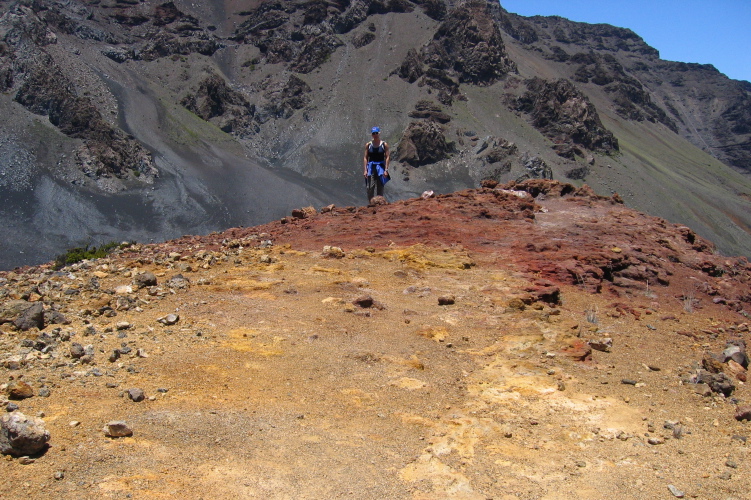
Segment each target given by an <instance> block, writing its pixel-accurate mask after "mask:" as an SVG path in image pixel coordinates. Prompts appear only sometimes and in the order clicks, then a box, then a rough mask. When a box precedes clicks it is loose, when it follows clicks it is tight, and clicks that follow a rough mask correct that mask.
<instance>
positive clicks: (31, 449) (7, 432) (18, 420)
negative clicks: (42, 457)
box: [0, 411, 50, 457]
mask: <svg viewBox="0 0 751 500" xmlns="http://www.w3.org/2000/svg"><path fill="white" fill-rule="evenodd" d="M49 440H50V433H49V432H48V431H47V430H46V429H45V428H44V421H43V420H42V419H41V418H36V417H27V416H26V415H24V414H23V413H21V412H18V411H15V412H13V413H9V414H6V415H3V416H2V417H0V453H2V454H3V455H11V456H14V457H23V456H28V455H36V454H37V453H40V452H41V451H43V450H44V449H45V448H46V447H47V442H48V441H49Z"/></svg>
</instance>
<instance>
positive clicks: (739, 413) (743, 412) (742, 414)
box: [735, 406, 751, 422]
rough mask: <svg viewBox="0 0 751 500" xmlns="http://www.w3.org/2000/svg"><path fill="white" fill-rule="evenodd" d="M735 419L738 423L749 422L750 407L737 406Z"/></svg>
mask: <svg viewBox="0 0 751 500" xmlns="http://www.w3.org/2000/svg"><path fill="white" fill-rule="evenodd" d="M735 419H736V420H737V421H739V422H741V421H743V420H748V421H751V406H739V407H738V408H737V410H736V412H735Z"/></svg>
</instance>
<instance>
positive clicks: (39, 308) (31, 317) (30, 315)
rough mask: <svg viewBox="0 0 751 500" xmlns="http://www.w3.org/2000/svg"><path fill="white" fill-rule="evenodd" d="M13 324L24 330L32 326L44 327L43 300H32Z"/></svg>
mask: <svg viewBox="0 0 751 500" xmlns="http://www.w3.org/2000/svg"><path fill="white" fill-rule="evenodd" d="M13 324H14V325H15V326H16V328H18V329H19V330H22V331H27V330H31V329H32V328H38V329H40V330H41V329H42V328H44V305H43V304H42V303H41V302H32V303H31V306H30V307H28V308H26V309H25V310H24V311H23V312H22V313H21V314H20V315H19V316H18V317H17V318H16V319H15V320H13Z"/></svg>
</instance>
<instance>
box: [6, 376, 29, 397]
mask: <svg viewBox="0 0 751 500" xmlns="http://www.w3.org/2000/svg"><path fill="white" fill-rule="evenodd" d="M6 391H7V393H8V398H9V399H27V398H30V397H32V396H34V389H32V388H31V386H30V385H29V384H27V383H26V382H24V381H23V380H14V381H12V382H11V383H9V384H8V388H7V389H6Z"/></svg>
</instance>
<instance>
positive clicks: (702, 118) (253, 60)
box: [0, 0, 751, 268]
mask: <svg viewBox="0 0 751 500" xmlns="http://www.w3.org/2000/svg"><path fill="white" fill-rule="evenodd" d="M0 9H1V12H2V17H1V18H0V90H1V91H2V93H0V112H2V113H3V116H4V117H5V119H4V120H3V121H2V123H0V196H2V205H1V206H0V224H2V226H1V229H2V230H3V234H5V235H6V237H5V238H4V239H3V240H2V241H0V268H10V267H13V266H17V265H22V264H32V263H38V262H41V261H45V260H49V259H51V258H52V257H54V256H55V255H57V254H59V253H61V252H62V251H63V250H65V249H67V248H71V247H74V246H81V245H86V244H101V243H105V242H108V241H112V240H124V239H127V240H137V241H142V242H148V241H154V240H164V239H168V238H172V237H176V236H179V235H182V234H204V233H207V232H210V231H213V230H221V229H225V228H227V227H232V226H240V225H256V224H260V223H263V222H267V221H269V220H272V219H274V218H278V217H281V216H283V215H285V214H288V213H289V212H290V210H291V209H292V208H295V207H301V206H308V205H313V206H323V205H328V204H330V203H334V204H337V205H356V204H364V202H365V201H366V200H365V199H364V196H365V195H364V189H363V186H362V177H361V174H360V166H361V158H360V155H361V149H362V145H363V144H364V142H365V141H366V140H367V138H368V131H369V128H370V126H372V125H375V124H378V125H380V126H381V127H382V129H383V130H384V138H385V139H386V140H387V141H388V142H389V143H390V144H391V145H392V148H393V151H394V158H395V161H394V163H393V165H394V167H393V170H394V174H395V175H394V176H393V181H392V182H391V183H390V184H389V185H388V188H387V193H388V196H389V197H390V198H391V199H399V198H407V197H412V196H416V195H419V194H420V193H422V191H424V190H426V189H432V190H434V191H437V192H447V191H453V190H456V189H462V188H465V187H474V186H477V185H478V184H479V182H480V181H481V180H483V179H487V178H492V179H495V180H497V181H500V182H506V181H510V180H515V179H519V178H520V177H524V176H541V175H542V176H550V177H553V178H557V179H561V180H566V181H569V182H575V183H579V184H581V183H587V184H589V185H591V186H592V187H593V188H594V189H595V191H597V192H599V193H601V194H610V193H611V192H618V193H619V194H620V195H621V196H622V197H623V198H624V200H625V202H626V203H627V204H628V205H630V206H632V207H634V208H637V209H639V210H642V211H645V212H647V213H650V214H652V215H655V216H659V217H663V218H666V219H668V220H670V221H671V222H677V223H682V224H686V225H688V226H690V227H691V228H692V229H694V230H695V231H696V232H697V233H699V234H700V235H702V236H704V237H706V238H708V239H710V240H712V241H714V242H715V243H716V244H717V245H718V248H719V249H720V250H721V251H722V252H724V253H728V254H741V255H746V256H749V255H751V215H750V214H751V178H750V177H749V172H751V143H750V142H749V140H750V138H751V102H750V101H749V99H750V98H751V84H749V83H748V82H738V81H733V80H730V79H728V78H727V77H725V76H724V75H722V74H720V73H719V72H717V71H716V70H715V69H714V68H712V67H709V66H702V65H696V64H685V63H676V62H670V61H663V60H661V59H660V58H659V54H658V53H657V51H656V50H654V49H653V48H651V47H649V46H648V45H646V44H645V43H644V41H643V40H642V39H641V38H640V37H639V36H638V35H636V34H635V33H633V32H632V31H630V30H626V29H622V28H615V27H612V26H608V25H587V24H582V23H574V22H571V21H568V20H566V19H562V18H557V17H552V18H550V17H532V18H524V17H520V16H516V15H514V14H509V13H507V12H506V11H504V10H503V8H502V7H500V6H499V5H498V4H497V3H496V2H487V1H476V0H475V1H442V0H422V1H417V0H415V1H407V0H389V1H376V0H355V1H347V0H341V1H323V0H313V1H310V0H307V1H285V2H278V1H244V2H242V1H237V0H225V1H219V2H201V3H191V2H187V1H179V0H178V1H174V2H166V3H165V2H154V1H150V0H128V1H125V0H101V1H76V0H69V1H40V0H37V1H20V2H19V1H13V2H9V1H2V2H0Z"/></svg>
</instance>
